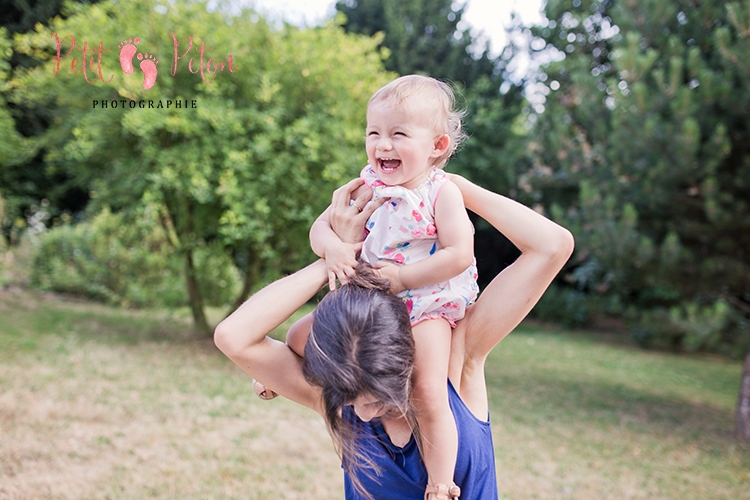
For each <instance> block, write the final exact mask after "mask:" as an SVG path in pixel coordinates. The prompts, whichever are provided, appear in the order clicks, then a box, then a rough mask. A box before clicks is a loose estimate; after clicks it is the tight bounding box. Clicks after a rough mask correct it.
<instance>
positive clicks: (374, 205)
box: [328, 178, 387, 243]
mask: <svg viewBox="0 0 750 500" xmlns="http://www.w3.org/2000/svg"><path fill="white" fill-rule="evenodd" d="M364 182H365V181H364V180H362V179H361V178H357V179H353V180H351V181H349V182H347V183H346V184H344V185H343V186H341V187H340V188H338V189H337V190H336V191H334V192H333V198H332V199H331V206H330V207H329V209H328V222H329V223H330V224H331V228H332V229H333V231H334V232H335V233H336V234H337V235H338V237H339V238H341V241H343V242H344V243H359V242H360V241H362V240H364V239H365V223H367V219H369V218H370V216H371V215H372V214H373V212H375V210H377V209H378V208H379V207H380V205H382V204H383V203H385V202H386V201H387V198H380V199H378V200H377V201H373V202H371V201H370V200H371V199H372V189H370V188H368V187H367V186H365V184H364Z"/></svg>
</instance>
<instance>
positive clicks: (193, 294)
mask: <svg viewBox="0 0 750 500" xmlns="http://www.w3.org/2000/svg"><path fill="white" fill-rule="evenodd" d="M183 251H184V255H185V283H186V285H187V291H188V299H189V300H190V310H191V311H192V313H193V323H194V324H195V328H196V329H197V330H198V331H199V332H201V333H205V334H207V335H209V334H210V333H211V328H209V326H208V321H206V313H205V310H204V307H203V295H202V294H201V291H200V288H199V287H198V278H197V275H196V272H195V265H194V263H193V250H192V249H190V248H187V249H185V250H183Z"/></svg>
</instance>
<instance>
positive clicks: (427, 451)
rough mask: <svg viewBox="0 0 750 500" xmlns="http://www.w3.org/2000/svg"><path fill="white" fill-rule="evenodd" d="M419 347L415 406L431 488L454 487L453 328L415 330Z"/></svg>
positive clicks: (431, 325)
mask: <svg viewBox="0 0 750 500" xmlns="http://www.w3.org/2000/svg"><path fill="white" fill-rule="evenodd" d="M412 331H413V334H414V342H415V346H416V361H415V366H414V394H413V403H414V406H415V407H416V410H417V421H418V422H419V429H420V432H421V435H422V441H423V444H424V450H423V452H424V457H423V458H424V463H425V466H426V467H427V474H428V476H429V479H428V484H431V485H433V484H440V483H442V484H445V485H448V486H450V485H452V484H453V473H454V469H455V467H456V455H457V453H458V433H457V431H456V421H455V420H454V418H453V413H452V412H451V409H450V405H449V404H448V360H449V358H450V347H451V327H450V324H449V323H448V322H447V321H446V320H443V319H437V320H428V321H422V322H421V323H418V324H416V325H414V327H413V328H412Z"/></svg>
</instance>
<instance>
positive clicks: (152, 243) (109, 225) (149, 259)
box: [30, 210, 239, 307]
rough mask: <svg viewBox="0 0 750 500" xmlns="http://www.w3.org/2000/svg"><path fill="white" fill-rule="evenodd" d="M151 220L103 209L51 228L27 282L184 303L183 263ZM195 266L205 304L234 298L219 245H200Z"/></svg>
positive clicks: (230, 271)
mask: <svg viewBox="0 0 750 500" xmlns="http://www.w3.org/2000/svg"><path fill="white" fill-rule="evenodd" d="M154 222H155V221H154V220H153V218H152V217H151V216H150V215H149V214H148V212H146V213H144V214H141V216H140V217H138V218H137V220H135V221H133V220H126V218H125V216H124V215H122V214H112V213H111V212H109V211H108V210H104V211H102V212H100V213H99V214H97V215H96V216H95V217H93V218H92V219H91V220H90V221H87V222H83V223H81V224H78V225H75V226H70V225H64V226H59V227H56V228H53V229H51V230H50V231H49V232H47V233H46V234H44V235H42V236H41V238H40V243H39V246H38V249H37V251H36V254H35V256H34V259H33V264H32V269H31V275H30V279H31V283H32V285H34V286H37V287H39V288H42V289H45V290H53V291H58V292H66V293H73V294H78V295H84V296H87V297H90V298H94V299H97V300H101V301H105V302H109V303H116V304H121V305H125V306H133V307H147V306H148V307H176V306H182V305H185V304H187V293H186V290H185V279H184V272H183V270H184V264H183V261H182V259H180V256H179V255H177V254H176V253H174V252H173V250H172V247H171V246H170V245H169V242H168V240H167V237H166V235H165V233H164V231H163V230H162V229H161V228H160V227H159V226H158V225H156V224H155V223H154ZM195 264H196V268H197V269H198V282H199V285H200V286H201V289H202V291H203V292H204V294H205V295H204V296H205V297H206V302H207V303H208V304H209V305H220V304H227V303H229V302H230V301H231V300H232V299H234V294H235V293H237V291H238V289H239V277H238V273H237V271H236V269H235V268H234V266H233V265H232V263H231V262H230V260H229V258H228V257H226V256H225V255H223V254H222V252H221V249H220V248H218V247H216V246H215V245H203V246H201V248H199V249H198V250H196V252H195Z"/></svg>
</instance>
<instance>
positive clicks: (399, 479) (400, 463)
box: [343, 381, 498, 500]
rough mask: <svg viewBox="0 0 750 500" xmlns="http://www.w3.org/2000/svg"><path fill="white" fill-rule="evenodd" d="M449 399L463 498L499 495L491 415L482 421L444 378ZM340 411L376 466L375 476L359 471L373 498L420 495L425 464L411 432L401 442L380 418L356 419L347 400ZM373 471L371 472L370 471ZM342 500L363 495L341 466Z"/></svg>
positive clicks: (491, 499) (489, 499)
mask: <svg viewBox="0 0 750 500" xmlns="http://www.w3.org/2000/svg"><path fill="white" fill-rule="evenodd" d="M448 400H449V402H450V407H451V410H452V411H453V416H454V417H455V419H456V427H457V429H458V457H457V459H456V471H455V476H454V480H455V482H456V484H457V485H458V486H459V487H460V488H461V500H497V498H498V491H497V475H496V471H495V449H494V446H493V445H492V431H491V429H490V423H489V421H487V422H483V421H481V420H479V419H478V418H477V417H475V416H474V414H473V413H471V411H470V410H469V408H467V407H466V404H465V403H464V402H463V400H462V399H461V397H460V396H459V395H458V393H457V392H456V390H455V389H454V388H453V384H451V383H450V381H448ZM343 417H344V419H345V420H346V421H347V422H349V423H350V424H352V425H354V426H355V428H356V430H357V432H359V436H360V437H359V447H360V449H361V450H362V451H363V452H364V453H365V454H366V455H367V456H368V457H369V458H370V459H371V460H372V461H373V462H374V463H376V464H377V465H378V467H379V468H380V471H379V474H378V476H377V477H375V479H373V478H371V477H369V476H368V475H367V474H364V473H362V474H359V479H360V481H361V482H362V484H363V485H364V487H365V489H366V490H367V491H369V492H370V494H371V495H372V496H373V497H374V498H375V499H376V500H422V499H423V498H424V490H425V487H426V486H427V469H425V466H424V462H423V461H422V457H421V456H420V454H419V449H418V448H417V442H416V440H415V439H414V436H412V437H411V439H410V440H409V442H408V443H407V444H406V446H404V447H403V448H399V447H397V446H395V445H394V444H393V443H391V440H390V438H389V437H388V434H387V433H386V432H385V429H384V428H383V425H382V424H381V423H380V419H373V420H371V421H370V422H363V421H362V420H360V419H359V418H358V417H357V415H356V413H354V409H353V408H352V407H351V406H347V407H345V408H344V409H343ZM373 476H374V474H373ZM344 493H345V498H346V500H365V499H366V497H364V496H362V495H361V494H360V493H359V492H358V491H357V489H356V488H355V487H354V485H353V484H352V482H351V478H350V477H349V474H348V473H346V471H345V472H344Z"/></svg>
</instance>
